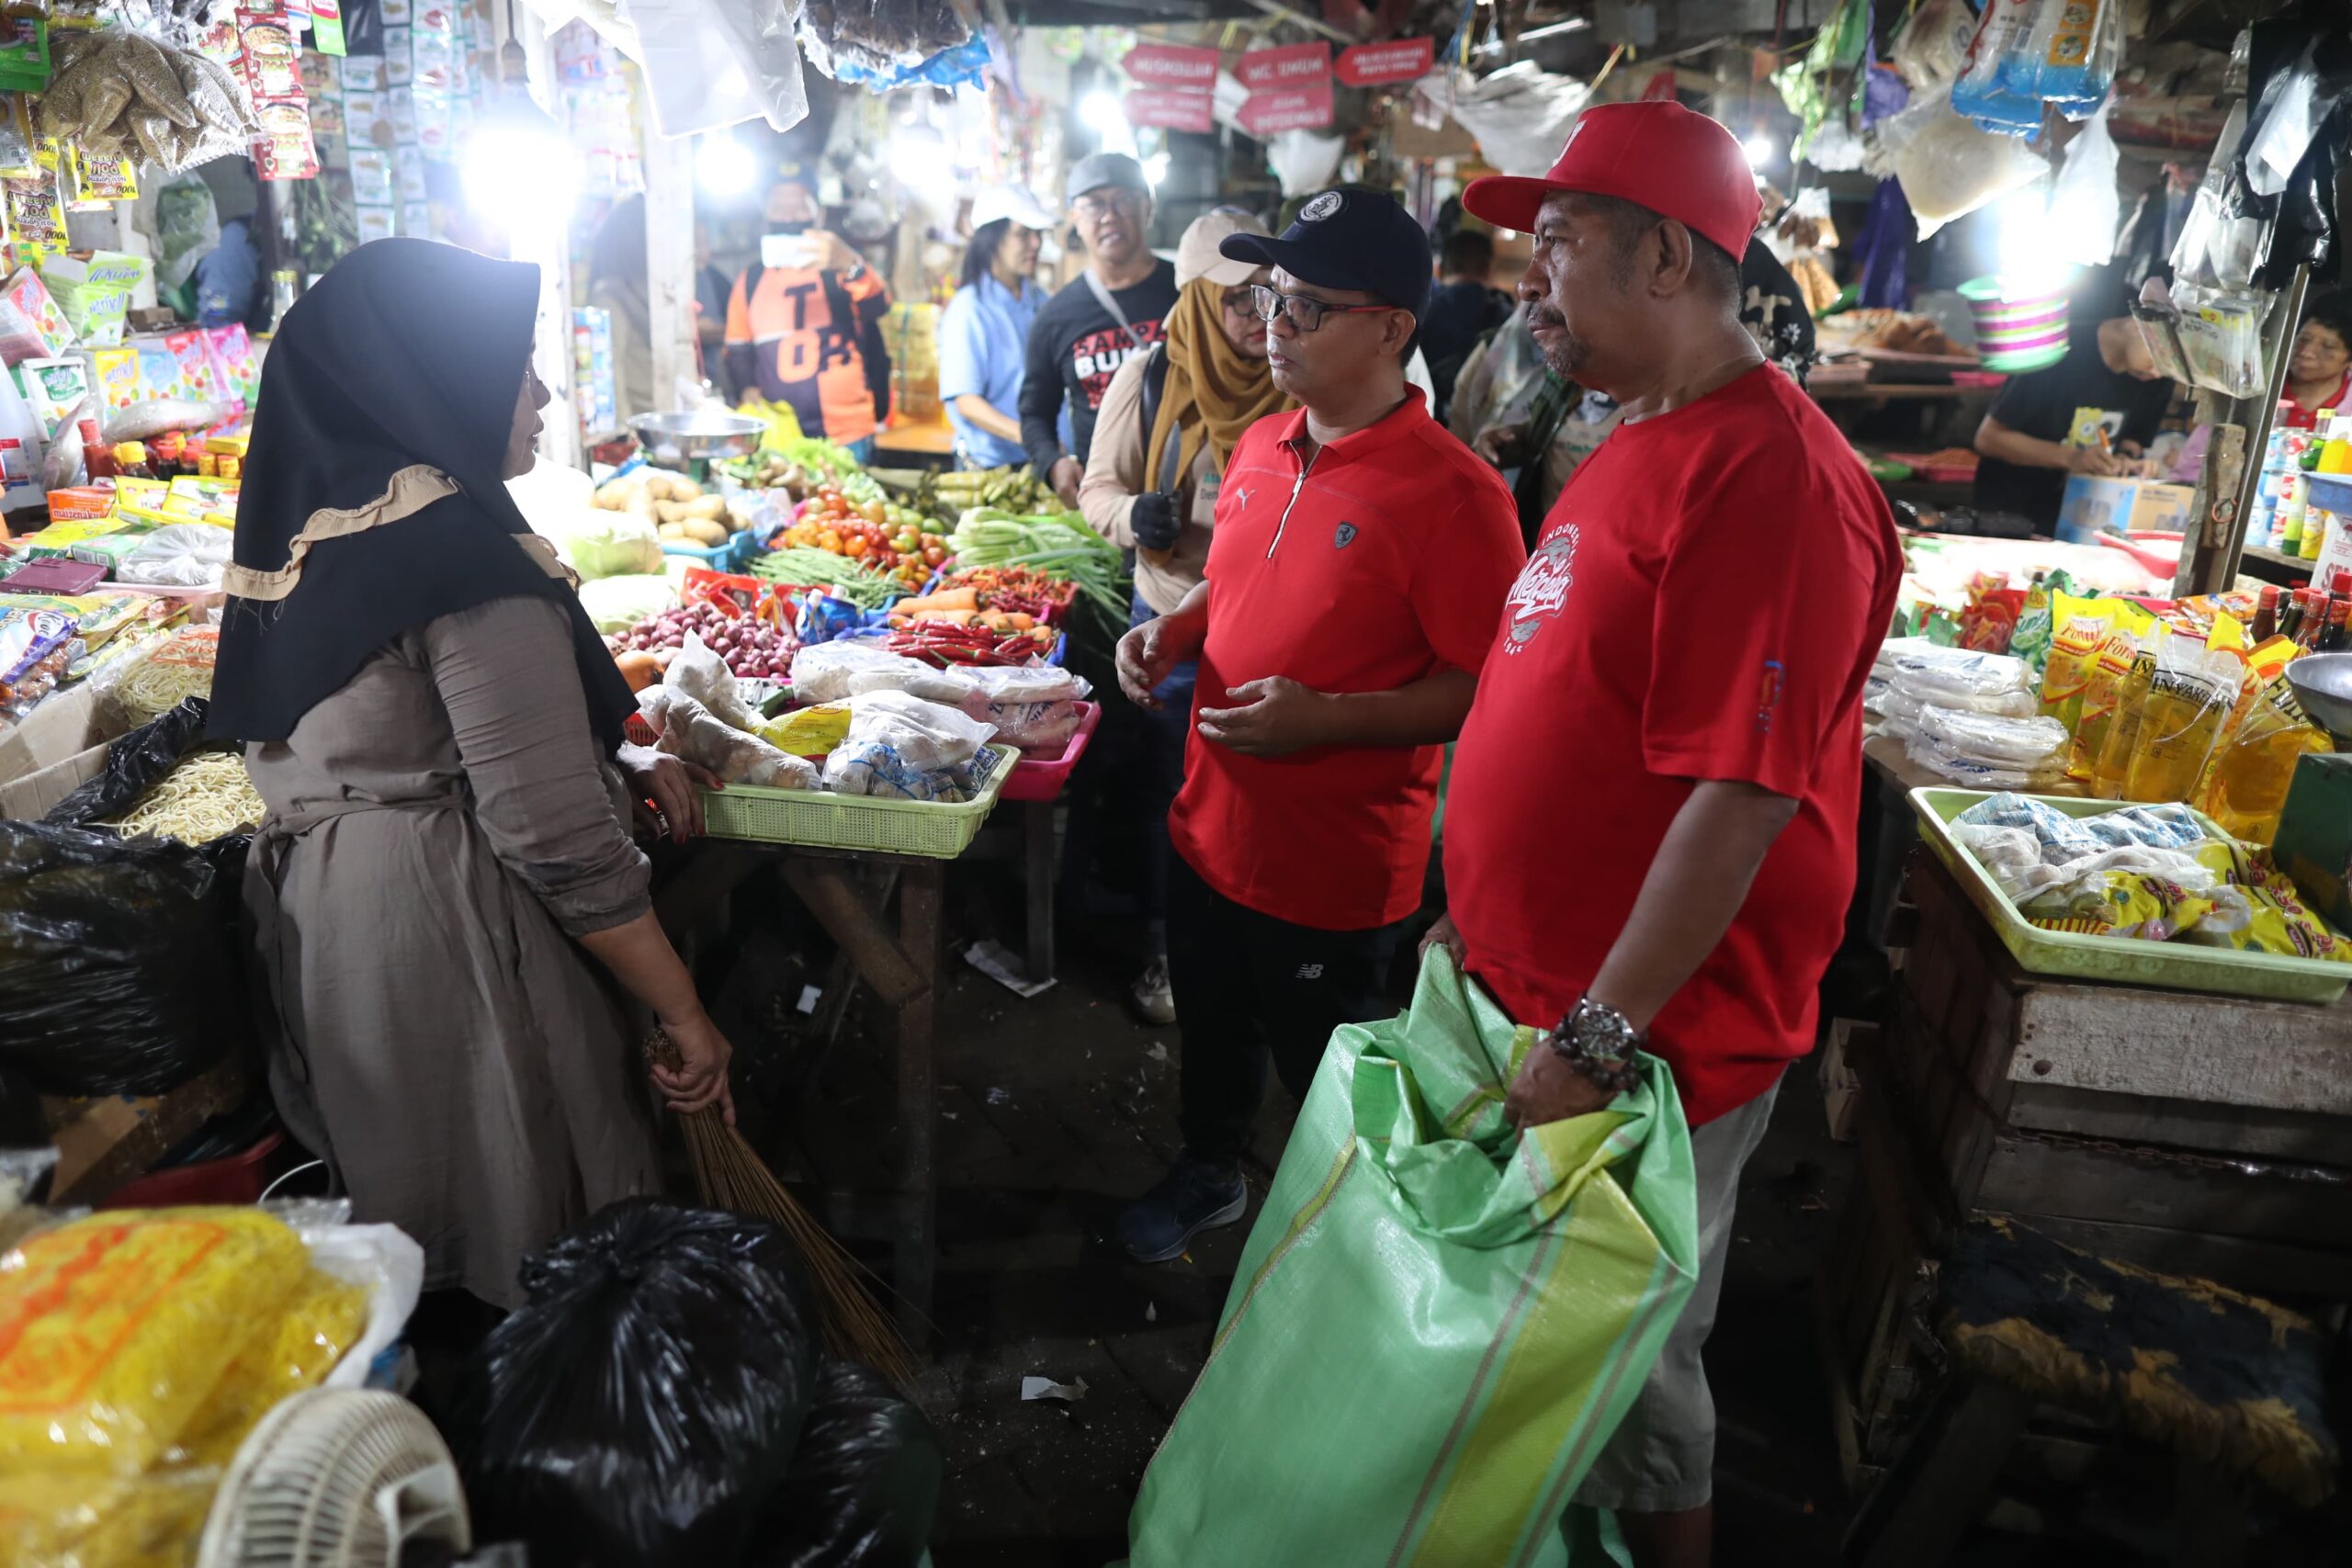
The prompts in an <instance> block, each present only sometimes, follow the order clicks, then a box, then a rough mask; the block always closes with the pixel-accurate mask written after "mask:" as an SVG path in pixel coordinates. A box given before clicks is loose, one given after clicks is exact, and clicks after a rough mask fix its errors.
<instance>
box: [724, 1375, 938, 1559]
mask: <svg viewBox="0 0 2352 1568" xmlns="http://www.w3.org/2000/svg"><path fill="white" fill-rule="evenodd" d="M942 1473H943V1461H942V1458H941V1455H940V1451H939V1438H938V1436H937V1435H936V1434H935V1433H933V1430H932V1428H931V1423H930V1422H929V1421H927V1420H925V1419H924V1418H923V1414H922V1411H920V1410H918V1409H916V1408H915V1407H914V1406H913V1405H912V1404H909V1403H908V1402H907V1401H906V1400H905V1399H903V1398H901V1397H899V1393H898V1392H897V1391H896V1390H895V1389H893V1388H891V1386H890V1385H889V1384H888V1382H884V1381H883V1379H882V1378H881V1377H879V1376H878V1375H876V1373H874V1372H872V1371H868V1370H867V1369H866V1368H864V1367H861V1366H857V1365H855V1364H854V1363H852V1362H849V1361H831V1362H828V1363H826V1365H825V1367H824V1369H823V1370H822V1371H820V1372H819V1373H818V1378H817V1401H816V1404H815V1405H814V1406H813V1407H812V1408H811V1409H810V1410H809V1422H808V1425H806V1426H805V1427H802V1428H801V1430H800V1444H799V1446H798V1447H797V1449H795V1450H793V1454H792V1467H791V1468H790V1469H789V1470H787V1471H786V1472H785V1477H784V1487H783V1489H782V1490H781V1491H779V1492H777V1493H776V1494H775V1496H774V1497H773V1498H771V1499H770V1500H769V1502H768V1506H767V1510H766V1515H765V1517H764V1518H763V1521H762V1523H761V1527H760V1530H759V1540H760V1545H759V1547H758V1548H757V1550H756V1551H755V1553H754V1559H753V1560H754V1561H755V1562H758V1563H760V1564H761V1565H762V1568H914V1564H916V1563H917V1562H921V1561H922V1553H923V1543H924V1542H925V1541H926V1540H929V1539H930V1537H931V1520H932V1515H933V1513H934V1512H935V1511H936V1509H937V1508H938V1506H939V1487H940V1481H941V1478H942Z"/></svg>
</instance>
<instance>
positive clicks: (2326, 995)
mask: <svg viewBox="0 0 2352 1568" xmlns="http://www.w3.org/2000/svg"><path fill="white" fill-rule="evenodd" d="M1987 793H1988V792H1986V791H1985V790H1979V789H1915V790H1913V791H1912V792H1911V808H1912V809H1913V810H1914V811H1917V813H1918V814H1919V825H1920V827H1921V828H1922V829H1925V831H1924V832H1923V834H1922V837H1924V838H1925V839H1926V840H1927V842H1928V849H1929V850H1931V851H1933V852H1934V853H1935V856H1936V858H1937V859H1938V860H1939V861H1941V862H1943V863H1944V864H1946V865H1947V866H1950V867H1951V871H1952V874H1953V875H1955V876H1957V877H1959V878H1960V885H1961V886H1962V887H1964V888H1966V889H1967V890H1968V897H1969V901H1970V902H1971V903H1973V904H1974V905H1975V906H1976V907H1977V908H1979V909H1981V910H1983V911H1984V912H1985V919H1988V920H1990V921H1992V922H1993V931H1994V932H1995V934H1996V935H1997V936H1999V937H2000V939H2001V945H2002V946H2004V947H2006V948H2007V949H2008V950H2009V952H2010V953H2011V954H2012V955H2013V956H2014V957H2015V958H2016V959H2017V961H2018V965H2019V966H2020V967H2021V968H2024V969H2028V970H2030V971H2031V972H2032V973H2034V974H2036V975H2061V976H2067V977H2069V978H2073V979H2079V980H2103V981H2106V982H2108V983H2109V984H2110V985H2117V986H2156V987H2163V988H2165V989H2167V990H2175V991H2207V992H2211V993H2213V994H2216V995H2219V996H2225V997H2260V998H2267V999H2269V1000H2273V1001H2284V1002H2319V1003H2328V1002H2333V1001H2335V999H2336V998H2339V997H2341V996H2343V995H2344V988H2345V987H2346V984H2347V983H2352V964H2337V963H2334V962H2331V961H2330V960H2328V959H2324V958H2282V957H2279V956H2278V955H2277V954H2275V953H2241V952H2239V951H2237V950H2236V949H2235V948H2229V947H2199V945H2197V944H2196V943H2195V942H2143V941H2141V940H2139V939H2138V938H2136V937H2119V936H2089V935H2086V934H2085V933H2083V932H2081V931H2043V930H2042V929H2041V927H2040V926H2037V925H2034V924H2033V923H2032V922H2030V921H2029V920H2028V919H2026V918H2025V917H2024V916H2023V915H2020V914H2018V910H2017V906H2016V905H2014V904H2012V903H2010V902H2009V898H2008V895H2007V894H2006V893H2003V892H2002V891H2001V886H2000V884H1999V883H1997V882H1996V881H1994V880H1993V877H1992V874H1990V873H1989V872H1987V871H1986V870H1985V868H1984V866H1983V865H1981V864H1979V863H1978V862H1977V859H1976V857H1975V856H1974V855H1973V854H1971V853H1970V852H1969V850H1968V846H1967V845H1965V844H1963V843H1962V842H1961V841H1960V840H1958V839H1956V838H1954V837H1953V836H1952V831H1951V819H1952V818H1955V817H1957V816H1959V815H1960V814H1961V813H1962V812H1963V811H1965V810H1967V809H1968V808H1969V807H1972V806H1973V805H1975V804H1976V803H1977V802H1978V801H1980V800H1983V799H1985V798H1986V795H1987ZM2030 798H2032V799H2036V800H2039V801H2041V803H2042V804H2043V805H2044V806H2050V807H2056V808H2057V809H2058V810H2060V811H2063V812H2064V813H2065V814H2066V815H2067V816H2069V817H2097V816H2099V815H2101V814H2102V813H2105V812H2109V811H2120V810H2122V809H2123V808H2124V807H2126V806H2128V805H2130V804H2131V802H2129V801H2121V800H2075V799H2069V798H2066V797H2064V796H2059V795H2034V796H2031V797H2030ZM2191 815H2192V816H2194V817H2196V818H2197V820H2198V821H2199V823H2200V824H2202V825H2203V827H2204V829H2205V830H2206V831H2207V832H2208V833H2211V835H2212V836H2213V837H2215V838H2217V839H2226V838H2228V837H2229V835H2228V834H2227V833H2224V832H2222V829H2220V828H2219V827H2218V826H2216V825H2215V824H2214V822H2213V819H2212V818H2210V817H2207V816H2206V815H2204V814H2203V813H2202V812H2199V811H2194V810H2192V811H2191Z"/></svg>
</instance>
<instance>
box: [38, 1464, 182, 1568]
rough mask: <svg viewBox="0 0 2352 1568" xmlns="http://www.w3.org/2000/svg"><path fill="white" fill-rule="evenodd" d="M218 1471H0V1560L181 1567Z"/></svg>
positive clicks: (43, 1565)
mask: <svg viewBox="0 0 2352 1568" xmlns="http://www.w3.org/2000/svg"><path fill="white" fill-rule="evenodd" d="M220 1475H221V1472H220V1469H219V1468H218V1467H217V1466H212V1465H205V1466H201V1467H199V1468H197V1469H194V1470H168V1469H167V1470H156V1471H150V1472H147V1473H146V1474H144V1475H137V1476H117V1475H108V1474H106V1473H105V1472H71V1473H58V1474H42V1473H35V1474H30V1475H23V1476H0V1562H6V1563H10V1564H19V1563H21V1564H26V1565H27V1568H188V1565H189V1564H191V1563H193V1562H195V1561H196V1547H197V1541H198V1539H199V1538H200V1537H201V1536H202V1535H203V1533H204V1520H205V1517H206V1516H207V1515H208V1514H209V1513H210V1512H211V1508H212V1495H213V1494H214V1493H215V1492H216V1491H218V1490H219V1489H220Z"/></svg>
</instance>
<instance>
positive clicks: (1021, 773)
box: [1000, 703, 1103, 800]
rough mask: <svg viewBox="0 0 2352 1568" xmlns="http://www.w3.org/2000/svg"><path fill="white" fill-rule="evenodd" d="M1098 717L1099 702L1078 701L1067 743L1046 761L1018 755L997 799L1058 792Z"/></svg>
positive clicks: (1043, 797) (1041, 797) (1043, 796)
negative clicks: (1072, 731)
mask: <svg viewBox="0 0 2352 1568" xmlns="http://www.w3.org/2000/svg"><path fill="white" fill-rule="evenodd" d="M1102 719H1103V707H1102V705H1101V704H1099V703H1080V704H1079V705H1078V728H1077V730H1076V731H1075V732H1074V733H1073V734H1072V735H1071V736H1070V738H1069V745H1068V746H1066V747H1064V748H1063V749H1062V754H1061V755H1060V756H1058V757H1057V758H1055V759H1054V760H1053V761H1050V762H1049V761H1045V760H1044V759H1042V758H1032V757H1023V758H1022V759H1021V761H1019V762H1018V763H1016V764H1015V765H1014V767H1013V770H1012V777H1011V778H1009V779H1007V780H1005V781H1004V794H1003V795H1001V796H1000V798H1001V799H1004V800H1051V799H1053V798H1054V797H1055V796H1056V795H1059V794H1061V792H1062V785H1063V784H1067V783H1069V771H1070V770H1071V769H1072V768H1074V767H1076V766H1078V760H1079V759H1080V757H1083V756H1084V755H1086V743H1087V742H1088V741H1089V740H1091V739H1093V738H1094V727H1095V726H1096V725H1097V724H1099V723H1101V722H1102Z"/></svg>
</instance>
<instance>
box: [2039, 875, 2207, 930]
mask: <svg viewBox="0 0 2352 1568" xmlns="http://www.w3.org/2000/svg"><path fill="white" fill-rule="evenodd" d="M2212 908H2213V899H2212V897H2211V895H2210V894H2205V893H2191V892H2189V891H2188V889H2187V888H2185V887H2183V886H2180V885H2179V884H2178V883H2177V882H2174V881H2172V880H2170V879H2169V878H2166V877H2163V876H2154V875H2150V874H2146V873H2143V872H2129V871H2110V872H2103V873H2100V874H2098V875H2096V876H2093V877H2088V878H2085V879H2082V880H2079V881H2076V882H2072V883H2068V884H2067V885H2066V886H2064V887H2059V888H2053V889H2052V890H2051V891H2050V892H2048V893H2045V894H2043V895H2042V896H2041V897H2038V898H2036V899H2034V900H2033V901H2032V902H2030V903H2029V904H2027V905H2026V906H2024V907H2023V908H2021V909H2020V910H2019V913H2021V914H2023V915H2024V916H2025V917H2026V919H2028V920H2030V921H2031V922H2032V923H2033V924H2034V925H2037V926H2040V927H2041V928H2042V929H2043V930H2045V931H2086V932H2087V933H2088V934H2090V935H2093V936H2120V937H2132V938H2136V939H2137V940H2140V941H2143V942H2170V941H2171V940H2172V939H2173V938H2174V937H2175V936H2177V935H2178V934H2179V933H2180V932H2182V931H2187V930H2188V929H2189V928H2190V927H2192V926H2194V925H2196V924H2197V922H2198V921H2199V920H2200V919H2204V918H2205V916H2206V915H2208V914H2210V913H2211V911H2212ZM2093 928H2096V929H2093Z"/></svg>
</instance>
